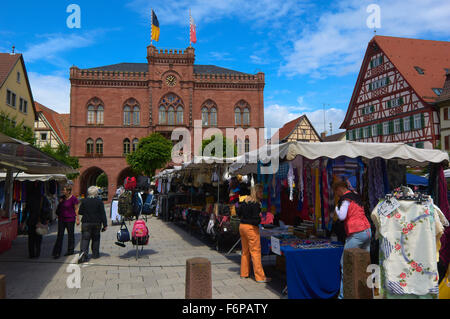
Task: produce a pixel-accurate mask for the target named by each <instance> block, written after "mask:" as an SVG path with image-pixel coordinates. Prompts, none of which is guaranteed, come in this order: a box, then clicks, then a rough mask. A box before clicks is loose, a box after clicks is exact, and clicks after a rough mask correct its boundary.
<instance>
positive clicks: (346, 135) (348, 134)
mask: <svg viewBox="0 0 450 319" xmlns="http://www.w3.org/2000/svg"><path fill="white" fill-rule="evenodd" d="M345 138H346V139H347V141H348V140H350V132H349V131H347V132H345Z"/></svg>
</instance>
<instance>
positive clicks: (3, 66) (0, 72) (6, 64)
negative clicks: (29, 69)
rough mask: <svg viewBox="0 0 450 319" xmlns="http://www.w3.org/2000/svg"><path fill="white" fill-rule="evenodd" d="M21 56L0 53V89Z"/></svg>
mask: <svg viewBox="0 0 450 319" xmlns="http://www.w3.org/2000/svg"><path fill="white" fill-rule="evenodd" d="M21 56H22V55H21V54H9V53H0V87H1V86H2V85H3V82H5V80H6V78H7V77H8V75H9V74H10V73H11V70H12V69H13V67H14V66H15V65H16V63H17V61H18V60H19V59H20V57H21Z"/></svg>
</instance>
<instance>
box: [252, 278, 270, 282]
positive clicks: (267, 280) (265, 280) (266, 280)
mask: <svg viewBox="0 0 450 319" xmlns="http://www.w3.org/2000/svg"><path fill="white" fill-rule="evenodd" d="M271 281H272V278H268V277H266V279H264V280H257V281H256V282H258V283H265V282H271Z"/></svg>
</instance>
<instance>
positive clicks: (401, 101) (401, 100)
mask: <svg viewBox="0 0 450 319" xmlns="http://www.w3.org/2000/svg"><path fill="white" fill-rule="evenodd" d="M398 104H399V105H403V97H401V98H399V99H398Z"/></svg>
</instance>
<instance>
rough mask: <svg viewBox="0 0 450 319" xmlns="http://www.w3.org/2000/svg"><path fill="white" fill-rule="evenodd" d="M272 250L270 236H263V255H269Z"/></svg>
mask: <svg viewBox="0 0 450 319" xmlns="http://www.w3.org/2000/svg"><path fill="white" fill-rule="evenodd" d="M270 251H271V250H270V238H267V237H263V236H261V255H269V254H270Z"/></svg>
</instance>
